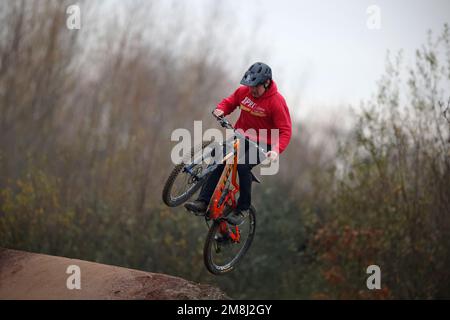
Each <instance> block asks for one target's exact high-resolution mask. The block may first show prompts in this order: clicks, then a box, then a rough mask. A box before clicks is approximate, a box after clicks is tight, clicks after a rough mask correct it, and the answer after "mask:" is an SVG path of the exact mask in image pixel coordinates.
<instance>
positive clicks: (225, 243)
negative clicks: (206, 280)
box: [162, 114, 266, 275]
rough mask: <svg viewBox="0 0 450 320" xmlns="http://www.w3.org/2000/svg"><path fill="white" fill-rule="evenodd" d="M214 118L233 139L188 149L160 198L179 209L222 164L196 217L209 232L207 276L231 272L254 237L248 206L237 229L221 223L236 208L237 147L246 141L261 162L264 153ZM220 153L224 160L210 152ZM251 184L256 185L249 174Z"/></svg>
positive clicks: (221, 119) (253, 214)
mask: <svg viewBox="0 0 450 320" xmlns="http://www.w3.org/2000/svg"><path fill="white" fill-rule="evenodd" d="M213 115H214V114H213ZM214 117H215V118H216V120H217V121H218V122H219V123H220V125H221V126H222V127H224V128H226V129H231V130H233V136H232V137H231V138H230V139H228V140H225V141H224V142H223V143H217V142H211V141H207V142H203V143H202V144H201V145H199V146H197V147H194V148H192V150H191V153H190V157H187V158H185V159H184V160H185V161H183V162H182V163H181V164H178V165H176V166H175V168H174V169H173V170H172V172H171V173H170V175H169V177H168V179H167V181H166V183H165V186H164V189H163V193H162V198H163V201H164V203H165V204H166V205H167V206H169V207H176V206H179V205H181V204H182V203H184V202H185V201H187V200H188V199H189V198H190V197H191V196H192V195H194V193H195V192H196V191H197V190H198V189H199V188H200V187H201V186H202V184H203V183H204V182H205V181H206V180H207V178H208V176H209V174H210V173H211V172H212V171H213V170H215V169H216V168H217V166H218V165H219V164H225V166H224V170H223V172H222V175H221V177H220V179H219V182H218V183H217V186H216V188H215V190H214V193H213V195H212V197H211V200H210V203H209V205H208V208H207V210H206V213H204V214H198V213H196V215H199V216H203V217H204V218H205V221H206V224H207V225H208V228H209V231H208V234H207V236H206V241H205V245H204V248H203V260H204V263H205V266H206V268H207V269H208V271H209V272H211V273H213V274H215V275H221V274H225V273H227V272H230V271H232V270H233V269H234V268H235V266H236V265H237V264H238V263H239V262H240V261H241V260H242V258H243V257H244V255H245V254H246V253H247V251H248V249H249V248H250V245H251V243H252V241H253V238H254V236H255V229H256V209H255V208H254V207H253V206H250V209H249V210H248V214H247V215H246V217H245V219H244V220H243V222H242V223H241V224H239V225H236V226H234V225H231V224H229V223H228V222H227V221H226V219H225V218H226V216H227V215H228V214H230V213H231V212H232V211H233V209H235V208H236V205H237V201H236V199H237V194H238V193H239V183H238V180H237V177H238V172H237V165H238V160H239V151H240V146H241V143H242V142H243V141H246V142H247V143H249V145H250V147H251V148H256V151H257V152H258V153H259V155H260V157H261V159H265V154H266V151H265V150H264V149H263V148H261V147H260V146H258V145H257V144H256V143H255V142H253V141H251V140H249V139H248V138H247V137H245V136H244V135H243V134H241V133H240V132H238V131H237V130H235V129H234V127H233V126H232V125H231V123H230V122H229V121H228V120H227V119H225V118H224V117H216V116H215V115H214ZM222 149H225V150H230V151H229V152H227V151H226V152H224V153H223V154H224V156H223V157H220V158H219V159H218V160H217V159H216V158H217V157H215V154H216V153H215V152H213V150H215V151H217V150H222ZM188 156H189V155H188ZM213 159H215V161H213ZM252 181H253V182H257V183H260V181H259V180H258V178H256V177H255V175H253V173H252Z"/></svg>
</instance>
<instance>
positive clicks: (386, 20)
mask: <svg viewBox="0 0 450 320" xmlns="http://www.w3.org/2000/svg"><path fill="white" fill-rule="evenodd" d="M113 1H114V0H113ZM151 1H157V0H151ZM173 1H174V3H176V4H177V5H183V6H184V7H185V8H186V11H185V12H186V16H185V17H183V21H184V20H186V21H190V22H189V23H186V26H185V28H186V29H187V30H189V31H190V32H194V33H196V32H201V29H197V28H196V27H195V24H196V22H198V21H201V20H202V19H203V20H206V19H204V18H205V17H209V18H210V16H209V15H202V10H204V9H205V8H208V7H209V6H210V5H211V4H216V5H218V8H220V10H222V11H223V12H224V14H225V16H226V17H229V18H230V19H229V20H230V21H233V24H235V23H237V25H235V26H234V27H236V28H234V29H237V30H239V34H238V36H239V38H240V39H239V41H241V42H246V44H249V43H250V44H251V45H252V44H253V43H254V44H255V50H253V51H252V52H251V54H250V55H249V56H248V65H246V66H245V67H244V66H242V65H237V64H236V63H233V61H229V64H230V71H231V73H232V74H233V75H236V77H240V76H241V74H243V73H244V71H245V68H247V67H248V66H249V65H250V64H251V63H252V62H255V61H263V62H267V63H268V64H269V65H270V66H272V69H273V74H274V79H275V80H276V81H277V82H278V83H279V87H280V91H281V92H282V93H283V94H284V95H285V97H286V98H287V100H288V102H291V104H295V105H290V107H291V110H292V111H294V112H295V113H296V115H297V116H299V117H300V118H302V117H307V118H309V119H310V118H311V117H312V115H314V117H321V116H322V115H323V114H324V113H327V112H322V111H324V110H328V109H332V110H339V109H338V108H341V107H342V106H347V105H349V104H352V105H353V106H355V107H357V106H358V105H359V103H360V101H361V100H364V99H369V98H370V96H371V94H373V93H374V92H375V90H376V82H377V80H378V79H379V78H380V76H381V75H382V73H383V71H384V65H385V59H386V52H387V50H390V51H391V52H392V53H394V54H395V53H397V52H398V50H400V49H403V51H404V57H405V59H406V60H407V61H413V57H414V54H415V50H416V49H417V48H419V47H420V46H421V45H422V44H423V43H425V42H426V39H427V30H429V29H432V30H433V31H435V32H436V33H440V32H441V31H442V28H443V25H444V23H450V0H428V1H426V0H376V1H368V0H316V1H312V0H308V1H307V0H277V1H273V0H245V1H242V0H186V1H181V0H173ZM178 1H181V2H178ZM157 2H158V3H160V4H164V5H166V4H167V3H169V1H166V0H160V1H157ZM112 3H114V2H112ZM122 3H123V2H122ZM374 5H375V6H377V7H378V8H379V10H380V11H379V13H380V15H379V17H380V28H379V29H369V28H368V26H367V24H368V20H370V21H372V22H373V21H374V20H373V19H375V15H376V13H373V11H371V12H367V10H368V8H369V7H371V6H374ZM167 12H168V13H167ZM167 12H166V13H164V14H163V16H164V20H166V21H168V22H169V21H170V20H171V19H172V20H173V19H178V18H177V17H175V16H173V15H171V14H170V9H169V11H167ZM213 23H214V21H201V22H199V24H198V23H197V27H198V26H200V28H203V29H205V28H207V27H208V26H211V24H213ZM255 24H256V25H257V26H258V30H259V31H258V34H257V35H256V37H249V35H250V34H252V30H253V26H255ZM227 32H228V30H227V29H224V30H223V34H224V36H226V35H227ZM260 48H263V50H260ZM218 50H219V51H220V48H218ZM227 54H228V53H224V56H225V55H227ZM226 58H227V59H228V60H230V59H229V56H228V55H227V56H226ZM237 60H238V59H237ZM233 68H234V69H236V70H234V69H233ZM238 75H239V76H238ZM239 80H240V79H236V86H238V85H239ZM318 111H321V112H318Z"/></svg>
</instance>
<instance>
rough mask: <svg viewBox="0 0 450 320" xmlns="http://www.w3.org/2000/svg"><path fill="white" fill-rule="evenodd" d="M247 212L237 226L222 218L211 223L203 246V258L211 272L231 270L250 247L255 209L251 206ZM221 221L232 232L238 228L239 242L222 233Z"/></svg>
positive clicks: (218, 273) (222, 272)
mask: <svg viewBox="0 0 450 320" xmlns="http://www.w3.org/2000/svg"><path fill="white" fill-rule="evenodd" d="M248 212H249V214H248V216H247V217H246V218H245V220H244V221H243V222H242V223H241V224H240V225H239V226H237V227H238V228H236V227H235V226H232V225H230V224H228V223H226V222H225V221H223V220H216V221H214V222H213V224H212V225H211V227H210V229H209V232H208V235H207V236H206V241H205V246H204V248H203V259H204V262H205V266H206V268H207V269H208V271H209V272H211V273H212V274H215V275H223V274H225V273H227V272H230V271H232V270H233V269H234V268H235V267H236V265H237V264H238V263H239V262H240V261H241V260H242V258H243V257H244V255H245V254H246V253H247V251H248V249H249V248H250V245H251V244H252V241H253V238H254V236H255V230H256V210H255V208H254V207H253V206H251V207H250V209H249V210H248ZM223 223H225V224H226V228H229V229H228V231H230V230H231V231H232V232H233V233H234V234H236V232H237V230H236V229H238V230H239V233H240V241H239V242H236V241H234V240H232V239H230V238H229V236H226V235H225V236H224V235H223V226H224V225H223ZM221 224H222V227H221Z"/></svg>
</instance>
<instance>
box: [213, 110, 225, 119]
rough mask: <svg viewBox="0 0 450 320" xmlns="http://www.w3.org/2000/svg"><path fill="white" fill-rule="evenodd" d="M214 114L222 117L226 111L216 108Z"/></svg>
mask: <svg viewBox="0 0 450 320" xmlns="http://www.w3.org/2000/svg"><path fill="white" fill-rule="evenodd" d="M213 114H214V115H215V116H216V117H218V118H220V117H223V115H224V112H223V111H222V110H220V109H216V110H214V112H213Z"/></svg>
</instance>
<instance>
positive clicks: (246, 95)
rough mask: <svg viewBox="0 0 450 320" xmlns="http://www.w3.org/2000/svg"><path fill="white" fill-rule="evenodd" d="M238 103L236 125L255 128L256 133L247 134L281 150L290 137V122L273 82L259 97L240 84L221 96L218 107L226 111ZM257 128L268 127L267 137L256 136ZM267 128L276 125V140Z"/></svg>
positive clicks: (285, 106) (280, 151) (287, 112)
mask: <svg viewBox="0 0 450 320" xmlns="http://www.w3.org/2000/svg"><path fill="white" fill-rule="evenodd" d="M238 106H239V108H240V109H241V114H240V115H239V119H238V121H237V122H236V125H235V128H236V129H242V130H244V131H246V130H248V129H254V130H256V133H257V136H256V137H255V136H254V135H252V134H246V136H247V137H248V138H250V139H251V140H253V141H257V142H265V143H267V144H270V145H271V147H272V150H273V151H276V152H277V153H279V154H281V153H282V152H283V151H284V149H286V147H287V145H288V144H289V141H290V140H291V134H292V122H291V116H290V114H289V109H288V107H287V105H286V101H285V100H284V98H283V96H282V95H281V94H280V93H279V92H278V88H277V85H276V84H275V82H274V81H272V84H271V85H270V87H269V89H268V90H267V91H266V92H264V94H263V95H262V96H261V97H259V98H254V97H253V96H252V94H251V92H250V88H249V87H246V86H241V87H239V88H238V89H237V90H236V91H235V92H234V93H233V94H232V95H231V96H229V97H228V98H226V99H223V100H222V102H221V103H219V105H218V106H217V109H219V110H222V111H223V112H224V113H225V115H228V114H230V113H231V112H233V111H234V110H235V109H236V108H237V107H238ZM259 129H267V139H264V137H260V136H259V134H258V130H259ZM270 129H279V139H278V140H279V141H278V144H277V143H276V141H272V139H271V134H270ZM264 140H266V141H264Z"/></svg>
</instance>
